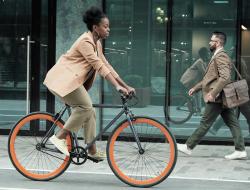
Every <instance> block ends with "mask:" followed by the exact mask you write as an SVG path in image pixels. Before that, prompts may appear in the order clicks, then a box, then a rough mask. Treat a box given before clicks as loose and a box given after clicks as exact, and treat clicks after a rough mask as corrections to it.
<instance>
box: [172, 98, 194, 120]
mask: <svg viewBox="0 0 250 190" xmlns="http://www.w3.org/2000/svg"><path fill="white" fill-rule="evenodd" d="M192 114H193V104H192V102H191V101H190V99H189V98H188V97H186V96H184V95H181V94H178V95H174V96H171V98H170V109H169V110H168V118H169V121H170V122H172V123H174V124H182V123H185V122H186V121H188V120H189V119H190V117H191V116H192Z"/></svg>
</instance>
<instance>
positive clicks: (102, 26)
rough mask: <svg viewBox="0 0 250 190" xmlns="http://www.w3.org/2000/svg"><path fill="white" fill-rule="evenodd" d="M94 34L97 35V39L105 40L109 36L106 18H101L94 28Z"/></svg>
mask: <svg viewBox="0 0 250 190" xmlns="http://www.w3.org/2000/svg"><path fill="white" fill-rule="evenodd" d="M94 30H95V32H97V34H98V35H99V38H101V39H105V38H107V37H108V36H109V31H110V29H109V19H108V18H107V17H105V18H102V19H101V22H100V23H99V24H98V25H95V26H94Z"/></svg>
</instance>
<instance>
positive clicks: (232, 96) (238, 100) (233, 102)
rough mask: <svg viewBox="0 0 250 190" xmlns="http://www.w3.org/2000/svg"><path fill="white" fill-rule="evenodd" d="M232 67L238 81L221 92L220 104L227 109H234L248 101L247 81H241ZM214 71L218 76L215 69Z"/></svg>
mask: <svg viewBox="0 0 250 190" xmlns="http://www.w3.org/2000/svg"><path fill="white" fill-rule="evenodd" d="M215 64H216V61H215ZM216 65H217V64H216ZM232 65H233V68H234V70H235V71H236V73H237V75H238V77H239V78H240V80H238V81H235V82H231V83H229V84H227V85H226V86H225V87H224V88H223V90H222V102H223V105H224V106H225V107H227V108H234V107H237V106H240V105H242V104H244V103H246V102H248V101H249V94H248V85H247V81H246V80H245V79H242V76H241V75H240V73H239V71H238V70H237V69H236V67H235V65H234V64H232ZM216 70H217V76H218V68H217V67H216Z"/></svg>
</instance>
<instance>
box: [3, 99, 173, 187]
mask: <svg viewBox="0 0 250 190" xmlns="http://www.w3.org/2000/svg"><path fill="white" fill-rule="evenodd" d="M132 98H133V96H132V95H129V96H124V95H121V100H122V105H120V106H117V107H119V108H121V111H120V112H119V113H118V114H117V115H116V116H115V117H114V119H113V120H112V121H110V122H109V123H108V124H107V126H106V127H105V128H104V129H103V130H102V131H100V133H99V134H98V135H97V136H96V137H95V139H93V141H92V142H91V143H90V144H88V145H86V146H85V147H82V146H79V142H78V138H77V135H76V134H75V133H69V134H68V136H67V137H66V142H67V146H68V150H69V152H70V156H66V155H64V154H62V153H61V152H60V151H59V150H57V149H56V148H55V147H54V145H52V144H51V143H50V142H49V141H48V139H49V138H50V137H51V136H52V135H53V134H54V133H56V132H57V131H58V130H59V129H61V128H63V125H64V121H63V120H62V116H63V115H64V113H65V112H66V110H67V111H68V112H69V114H70V107H69V106H68V105H65V107H63V108H62V109H61V110H60V111H59V112H57V113H56V114H51V113H47V112H34V113H30V114H28V115H26V116H24V117H23V118H21V119H20V120H19V121H18V122H17V123H16V124H15V126H14V127H13V128H12V130H11V132H10V135H9V141H8V151H9V157H10V159H11V162H12V164H13V165H14V167H15V168H16V169H17V171H18V172H19V173H20V174H22V175H23V176H25V177H27V178H29V179H31V180H39V181H49V180H52V179H54V178H56V177H58V176H60V175H61V174H62V173H63V172H64V171H65V170H66V169H67V168H68V167H69V165H70V164H71V163H73V164H76V165H81V164H84V163H85V162H86V161H87V160H91V161H93V162H98V161H99V160H96V159H94V158H91V157H89V156H88V151H87V150H88V148H89V147H90V146H91V145H92V144H93V143H95V141H96V140H97V139H99V138H100V137H101V136H102V134H104V132H105V131H107V130H108V129H109V128H110V127H111V126H112V125H113V124H114V123H115V121H117V120H118V119H119V118H120V117H121V116H122V115H124V114H125V116H126V119H125V120H123V121H122V122H120V123H119V124H118V125H117V126H116V127H115V128H114V129H113V131H112V132H111V135H110V136H109V139H108V142H107V147H106V153H107V161H108V164H109V166H110V168H111V170H112V171H113V173H114V174H115V175H116V176H117V177H118V178H119V179H120V180H121V181H123V182H124V183H126V184H128V185H131V186H135V187H151V186H154V185H156V184H159V183H161V182H162V181H163V180H164V179H166V178H167V177H168V176H169V175H170V173H171V172H172V170H173V169H174V167H175V164H176V160H177V146H176V141H175V138H174V136H173V135H172V133H171V131H170V130H169V129H168V128H167V126H165V125H164V124H162V123H161V122H159V121H157V120H155V119H153V118H149V117H144V116H135V115H134V114H133V113H132V110H131V109H130V106H129V104H128V101H129V100H131V99H132ZM93 106H95V107H105V108H106V107H112V108H113V107H114V106H108V105H99V106H98V105H93ZM28 129H30V131H31V134H28V132H27V130H28Z"/></svg>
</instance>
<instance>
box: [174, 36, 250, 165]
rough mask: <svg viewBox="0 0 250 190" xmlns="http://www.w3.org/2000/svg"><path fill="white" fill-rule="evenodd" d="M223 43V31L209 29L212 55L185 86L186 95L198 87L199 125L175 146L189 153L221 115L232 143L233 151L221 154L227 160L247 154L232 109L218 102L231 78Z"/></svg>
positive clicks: (191, 93)
mask: <svg viewBox="0 0 250 190" xmlns="http://www.w3.org/2000/svg"><path fill="white" fill-rule="evenodd" d="M225 43H226V35H225V34H224V33H223V32H213V34H212V37H211V40H210V42H209V46H210V50H211V52H213V56H212V58H211V60H210V62H209V64H208V66H207V69H206V72H205V75H204V77H203V79H202V80H201V81H200V82H199V83H198V84H196V85H195V86H194V87H193V88H191V89H190V90H189V95H190V96H192V95H193V94H194V93H196V92H198V91H199V90H202V93H203V98H204V101H205V103H206V105H205V111H204V114H203V116H202V118H201V121H200V126H199V127H198V128H197V129H196V130H195V131H194V133H193V134H192V135H191V136H190V137H189V138H188V140H187V141H186V143H185V144H177V147H178V150H179V151H181V152H183V153H185V154H188V155H191V153H192V149H193V148H194V147H195V146H196V145H197V144H198V143H199V141H200V140H201V138H202V137H203V136H205V135H206V133H207V132H208V130H209V128H210V127H211V126H212V124H213V123H214V121H215V120H216V118H217V117H218V116H219V115H221V117H222V118H223V120H224V122H225V123H226V125H227V126H228V127H229V128H230V131H231V133H232V135H233V138H234V144H235V151H234V152H233V153H232V154H230V155H226V156H225V158H226V159H228V160H234V159H245V158H247V152H246V151H245V145H244V139H243V137H242V134H241V129H240V126H239V121H238V120H237V117H236V115H235V113H234V110H233V109H228V108H225V107H223V105H222V97H221V91H222V89H223V87H224V86H225V85H226V84H228V83H229V82H230V80H231V68H232V65H231V64H232V62H231V60H230V58H229V56H228V55H227V54H226V52H225V50H224V48H223V47H224V45H225ZM216 67H217V69H216ZM217 70H218V71H217ZM217 72H218V73H217Z"/></svg>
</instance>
